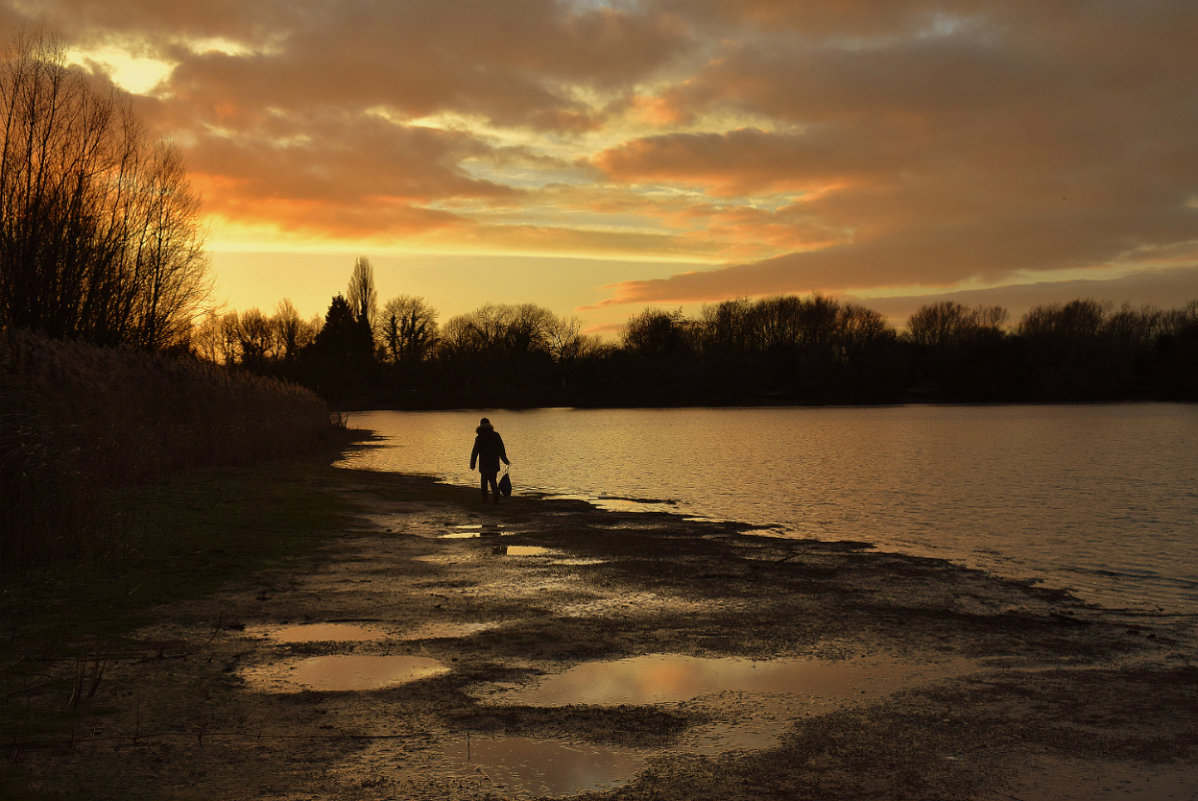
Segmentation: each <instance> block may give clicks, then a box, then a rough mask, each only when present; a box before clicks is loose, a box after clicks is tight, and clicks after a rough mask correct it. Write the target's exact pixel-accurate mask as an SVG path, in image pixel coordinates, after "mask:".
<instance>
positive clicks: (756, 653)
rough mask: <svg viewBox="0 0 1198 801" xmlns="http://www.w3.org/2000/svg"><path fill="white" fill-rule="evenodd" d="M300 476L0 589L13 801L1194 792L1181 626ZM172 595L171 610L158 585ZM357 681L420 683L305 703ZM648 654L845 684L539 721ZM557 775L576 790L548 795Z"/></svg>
mask: <svg viewBox="0 0 1198 801" xmlns="http://www.w3.org/2000/svg"><path fill="white" fill-rule="evenodd" d="M288 464H289V465H290V466H289V467H287V468H280V467H279V466H278V464H276V465H275V466H272V467H270V468H240V469H239V470H238V471H236V472H233V473H229V472H214V473H209V474H207V475H206V476H205V477H204V478H203V479H202V480H192V481H189V482H186V483H183V482H180V483H178V484H176V485H173V486H172V487H165V488H163V489H162V491H161V492H160V493H159V494H157V495H155V496H154V498H153V499H151V500H152V502H150V503H147V504H146V506H145V507H144V511H143V514H144V515H145V516H146V518H147V520H150V521H152V522H153V523H154V524H155V525H160V526H166V527H170V528H171V529H172V530H173V531H174V532H175V533H177V535H178V538H179V539H180V541H181V542H182V543H187V545H186V547H181V548H180V551H179V553H178V554H177V555H176V556H175V558H174V560H173V561H170V562H167V563H164V564H159V565H153V564H146V565H144V566H143V568H142V569H141V570H140V572H138V571H132V570H131V571H130V572H129V573H127V574H124V575H118V576H109V577H104V578H102V579H101V577H97V582H95V584H96V585H97V586H90V585H89V587H88V588H86V589H85V590H84V589H81V585H78V584H64V585H61V586H60V587H57V588H52V587H50V586H49V585H45V584H41V585H38V586H37V587H30V586H26V587H24V588H21V587H8V588H6V595H5V598H4V613H5V614H4V621H5V622H4V631H3V632H2V639H0V642H3V643H4V649H5V661H4V664H5V687H6V690H5V692H6V695H5V705H4V719H3V723H4V731H5V738H4V740H5V742H4V743H3V744H2V745H3V752H2V753H3V768H2V772H0V788H3V793H0V795H2V796H3V797H5V798H74V799H77V798H114V799H115V798H122V799H141V798H146V799H149V798H154V799H159V798H172V799H175V798H178V799H183V798H205V799H213V798H223V799H241V798H267V799H291V798H299V797H305V798H306V797H318V798H322V799H329V798H334V799H335V798H345V799H351V798H352V799H392V798H410V799H424V798H427V799H433V798H436V799H446V798H449V799H482V798H528V797H540V796H544V795H549V794H552V795H555V796H572V795H578V796H581V797H587V798H596V799H597V798H619V799H650V798H653V799H679V800H681V799H697V798H721V799H746V800H748V799H760V798H821V799H842V798H843V799H863V798H864V799H907V798H911V799H915V798H919V799H964V798H977V799H1009V798H1018V799H1024V801H1032V799H1049V798H1052V799H1066V798H1102V797H1113V796H1110V795H1109V794H1108V795H1104V793H1106V792H1108V791H1106V790H1104V789H1103V788H1115V789H1116V790H1117V791H1118V792H1119V795H1118V797H1120V798H1143V799H1148V798H1151V799H1166V798H1188V797H1191V795H1192V790H1193V788H1194V787H1195V786H1196V783H1195V779H1196V777H1198V715H1195V714H1194V713H1195V711H1196V710H1198V667H1196V666H1195V657H1196V651H1195V648H1194V632H1195V628H1194V625H1195V621H1194V620H1192V619H1189V618H1179V617H1159V616H1157V617H1154V616H1140V617H1130V616H1127V615H1125V614H1122V613H1118V612H1114V611H1111V610H1104V609H1099V608H1095V607H1090V606H1086V605H1083V604H1081V603H1080V602H1078V601H1077V600H1075V599H1073V598H1071V597H1069V596H1068V595H1067V594H1064V593H1059V592H1052V591H1049V590H1044V589H1039V588H1036V587H1031V586H1027V585H1025V584H1020V583H1015V582H1009V581H1003V580H999V579H995V578H993V577H990V576H987V575H985V574H981V573H978V572H973V571H968V570H964V569H961V568H959V567H956V566H953V565H951V564H948V563H945V562H941V561H936V560H927V559H917V558H911V557H904V556H895V555H888V554H882V553H876V552H873V551H872V550H870V549H869V548H868V547H865V546H862V545H859V544H852V543H819V542H795V541H790V540H782V539H776V538H768V537H761V536H755V535H754V534H753V532H752V531H746V530H744V529H743V527H740V526H736V525H731V524H723V523H704V522H696V521H688V520H684V519H681V518H678V517H675V516H671V515H668V514H640V513H629V514H624V513H616V512H601V511H597V510H595V509H593V508H591V507H589V506H587V505H586V504H582V503H578V502H570V501H556V500H543V499H535V498H518V499H513V500H512V502H510V503H508V504H504V505H500V506H499V507H498V509H496V508H494V507H490V506H487V507H484V506H480V505H478V504H477V502H476V501H475V494H476V492H475V491H474V490H472V489H468V488H454V487H446V486H443V485H438V484H435V483H433V482H432V481H431V480H428V479H423V478H418V477H405V476H397V475H389V474H379V473H366V472H354V471H345V470H336V469H333V468H331V467H328V466H327V465H324V464H317V463H311V462H307V463H296V462H291V463H288ZM234 488H236V491H234V492H232V494H231V495H229V493H230V491H232V490H233V489H234ZM225 495H228V499H227V500H226V501H225V502H223V503H213V502H212V500H213V499H214V498H217V497H223V496H225ZM963 525H967V521H963ZM280 538H283V539H285V541H286V542H287V547H286V548H282V549H280V548H278V540H279V539H280ZM188 549H190V551H191V553H190V554H188V552H187V551H188ZM163 572H164V573H165V574H167V575H170V576H172V577H173V580H171V581H168V582H165V584H166V585H167V586H168V587H169V588H170V590H169V591H167V590H166V589H163V588H162V587H158V588H154V587H150V588H147V586H146V579H147V578H148V577H149V576H152V575H156V574H159V573H163ZM201 579H202V581H201ZM159 584H163V582H159ZM189 584H193V585H194V586H193V587H191V588H190V589H188V588H186V587H187V585H189ZM100 585H102V586H100ZM181 587H183V589H181ZM147 591H149V592H150V595H149V596H147V595H143V593H146V592H147ZM80 593H82V594H80ZM155 593H157V594H155ZM139 599H140V600H139ZM47 623H49V625H47ZM317 624H331V625H332V624H335V625H337V626H340V627H342V628H333V629H330V628H327V627H325V628H319V629H318V628H313V626H316V625H317ZM344 627H348V628H344ZM304 632H308V634H304ZM346 657H354V658H367V659H392V658H403V659H409V660H428V661H427V662H423V661H422V662H419V663H416V662H413V663H412V664H419V665H421V666H424V667H426V668H427V669H428V672H426V673H424V674H420V675H417V674H412V675H409V676H406V677H400V678H398V679H396V678H394V677H393V680H392V681H390V682H388V681H384V682H382V683H381V684H377V685H374V686H366V687H359V688H358V689H347V688H346V687H345V686H343V685H339V684H337V681H338V680H336V679H329V678H328V677H327V676H324V677H323V678H320V677H317V678H312V677H308V678H303V676H305V675H307V674H306V671H308V670H309V669H311V668H313V666H314V664H315V665H325V664H329V661H328V660H337V659H342V658H346ZM647 658H648V659H659V660H661V659H665V660H670V659H673V660H675V661H674V662H669V664H671V665H695V664H703V665H707V664H721V665H728V664H736V665H741V664H744V663H745V662H747V663H748V664H750V665H755V666H756V668H755V670H756V671H757V672H758V673H759V674H760V672H763V671H770V670H773V669H774V668H775V667H777V666H779V665H794V664H801V665H807V664H810V665H813V666H816V667H818V668H819V669H820V670H824V671H825V674H821V675H829V676H835V677H839V679H840V680H839V681H838V682H835V683H834V684H832V685H829V686H828V687H825V688H823V689H820V690H815V689H812V688H807V689H803V688H793V687H792V688H791V689H790V690H787V691H784V692H783V691H769V692H766V691H762V690H761V689H760V688H754V687H753V686H749V685H746V686H742V687H728V688H722V689H719V690H718V691H710V690H709V691H704V692H698V693H696V694H690V695H688V694H687V693H686V692H680V693H676V694H675V695H672V696H668V697H667V698H666V700H661V699H660V697H658V696H651V695H650V696H645V697H635V696H634V697H631V698H627V699H623V700H611V699H606V700H605V699H602V698H591V697H572V696H570V695H569V693H567V694H566V695H565V696H563V697H562V698H564V700H562V699H559V700H557V701H552V700H550V701H546V700H545V698H544V697H536V694H537V693H538V692H541V691H542V690H544V688H545V687H546V686H547V685H548V684H549V683H550V682H551V681H553V680H555V679H560V678H562V677H567V676H569V675H571V671H574V670H578V669H601V668H603V666H613V665H614V666H619V665H628V664H650V663H640V662H635V660H638V659H647ZM319 660H325V661H319ZM687 660H689V661H687ZM729 660H731V661H729ZM737 660H743V661H737ZM652 664H658V663H656V662H654V663H652ZM640 673H641V676H642V677H643V678H644V679H645V680H646V681H648V680H650V679H651V678H653V676H654V675H656V674H655V673H654V671H652V670H648V669H646V670H641V671H640ZM404 678H406V679H409V680H403V679H404ZM659 678H660V677H659ZM322 681H325V682H328V681H332V682H333V683H332V684H328V683H325V684H321V683H320V682H322ZM846 682H847V684H846ZM521 749H523V750H521ZM516 751H519V755H518V756H517V757H510V755H511V754H513V753H515V752H516ZM505 754H507V755H508V756H505ZM565 754H572V755H573V756H572V757H570V758H569V759H572V760H574V761H575V762H578V763H580V765H581V768H580V769H579V770H576V771H574V772H573V773H571V772H570V771H569V770H566V769H565V768H562V769H561V770H557V769H554V770H551V766H552V765H558V766H561V765H563V764H566V763H567V762H569V760H568V759H567V758H566V757H565V756H564V755H565ZM580 754H581V755H582V756H581V757H580V756H578V755H580ZM509 757H510V758H509ZM520 765H523V766H524V767H523V768H519V767H518V766H520ZM514 766H515V767H514ZM604 766H607V767H604ZM601 769H602V770H601ZM538 771H539V772H538ZM554 771H556V772H554ZM603 771H608V772H607V773H606V774H604V773H603ZM550 774H552V775H550ZM599 774H603V775H604V776H606V779H605V780H604V781H602V782H597V781H596V780H595V779H594V776H595V775H599ZM562 776H566V778H564V779H563V778H562ZM587 777H590V778H587ZM1112 792H1113V791H1112Z"/></svg>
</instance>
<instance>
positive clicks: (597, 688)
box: [487, 654, 972, 706]
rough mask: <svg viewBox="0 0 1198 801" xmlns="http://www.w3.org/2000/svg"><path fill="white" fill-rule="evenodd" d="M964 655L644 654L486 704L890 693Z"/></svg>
mask: <svg viewBox="0 0 1198 801" xmlns="http://www.w3.org/2000/svg"><path fill="white" fill-rule="evenodd" d="M971 665H972V663H969V662H967V661H965V660H960V661H956V662H949V663H944V664H940V665H937V664H928V663H923V664H908V663H899V662H890V661H880V660H867V659H855V660H846V661H840V662H833V661H825V660H820V659H811V658H796V659H774V660H769V661H753V660H750V659H743V658H737V657H723V658H718V659H706V658H702V657H695V656H681V655H677V654H651V655H648V656H637V657H631V658H629V659H620V660H616V661H613V662H591V663H588V664H583V665H579V666H577V667H575V668H571V669H570V670H567V671H566V672H564V673H559V674H557V675H553V676H548V677H547V678H545V679H543V680H542V681H541V682H539V683H538V684H536V685H533V686H529V687H520V688H516V689H510V688H501V689H499V690H497V691H494V692H493V694H492V695H491V696H490V697H489V698H488V699H487V700H488V702H489V703H494V704H505V705H519V706H562V705H566V704H587V705H595V706H614V705H618V704H663V703H676V702H681V701H689V700H691V699H694V698H698V697H700V696H704V695H710V694H712V693H721V692H730V691H731V692H740V693H753V694H777V693H782V694H787V695H792V696H798V697H800V698H802V699H805V700H806V701H807V702H808V703H810V704H820V703H825V702H833V703H834V702H836V701H843V700H847V699H858V698H861V697H863V696H877V695H882V694H886V693H889V692H893V691H894V690H896V689H899V688H901V687H904V686H910V685H912V684H915V683H918V682H920V681H927V680H931V679H934V678H943V677H946V676H951V675H958V674H960V673H963V672H966V671H967V670H968V669H969V667H970V666H971Z"/></svg>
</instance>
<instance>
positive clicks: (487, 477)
mask: <svg viewBox="0 0 1198 801" xmlns="http://www.w3.org/2000/svg"><path fill="white" fill-rule="evenodd" d="M474 434H475V436H474V450H472V451H470V469H471V470H473V469H474V465H475V464H476V463H477V464H478V472H479V475H480V476H481V478H480V480H479V486H480V487H481V488H482V491H483V503H486V502H487V485H488V484H490V485H491V496H492V498H493V499H494V502H495V503H499V484H498V483H497V481H496V476H497V475H498V474H499V461H500V460H501V459H502V460H503V463H504V464H508V465H510V464H511V462H510V461H508V458H507V451H506V450H505V449H504V447H503V437H501V436H499V432H498V431H496V430H495V428H494V427H493V426H492V425H491V421H490V420H488V419H487V418H485V417H484V418H483V419H482V420H480V421H479V424H478V428H476V429H474Z"/></svg>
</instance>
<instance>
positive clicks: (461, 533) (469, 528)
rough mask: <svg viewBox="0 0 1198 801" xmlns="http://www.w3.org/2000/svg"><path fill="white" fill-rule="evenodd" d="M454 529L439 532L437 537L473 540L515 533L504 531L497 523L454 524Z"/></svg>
mask: <svg viewBox="0 0 1198 801" xmlns="http://www.w3.org/2000/svg"><path fill="white" fill-rule="evenodd" d="M453 528H454V530H453V531H450V532H448V533H446V534H441V535H440V536H439V537H438V539H442V540H473V539H478V538H480V537H502V536H504V535H508V534H515V533H516V532H514V531H506V530H504V528H503V526H501V525H499V524H498V523H467V524H465V525H461V526H454V527H453Z"/></svg>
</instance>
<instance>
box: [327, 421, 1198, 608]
mask: <svg viewBox="0 0 1198 801" xmlns="http://www.w3.org/2000/svg"><path fill="white" fill-rule="evenodd" d="M481 416H487V417H489V418H490V419H491V421H492V422H493V423H494V424H495V428H496V429H497V430H498V431H499V432H500V434H502V435H503V438H504V442H505V443H506V445H507V451H508V455H509V457H510V458H511V460H512V462H513V466H512V471H511V475H512V479H513V484H514V486H515V488H516V492H517V493H519V492H521V491H536V492H541V493H547V494H550V495H555V496H566V497H575V498H583V499H586V500H591V501H596V502H598V505H600V506H618V507H620V508H645V509H662V510H667V511H674V512H677V513H680V514H684V515H687V516H695V517H704V518H715V519H723V520H737V521H742V522H747V523H752V524H756V525H759V526H762V527H765V528H767V529H768V531H767V533H769V534H770V535H772V536H788V537H798V538H815V539H820V540H858V541H864V542H868V543H870V544H872V545H874V546H875V547H877V548H879V549H882V550H888V551H897V552H902V553H909V554H915V555H921V556H934V557H941V558H946V559H950V560H952V561H954V562H957V563H959V564H963V565H967V566H970V567H977V568H981V569H985V570H988V571H990V572H994V573H997V574H999V575H1003V576H1007V577H1012V578H1020V579H1033V580H1037V581H1039V582H1041V583H1042V584H1043V585H1045V586H1051V587H1064V588H1069V589H1071V590H1073V591H1075V592H1076V593H1077V594H1078V595H1079V596H1081V597H1082V598H1084V599H1086V600H1090V601H1093V602H1097V603H1101V604H1103V605H1105V606H1110V607H1114V608H1128V609H1135V610H1162V611H1165V612H1185V613H1193V612H1198V406H1194V405H1183V404H1118V405H1093V406H1089V405H1087V406H895V407H865V408H794V407H786V408H748V409H744V408H701V409H614V410H613V409H604V410H594V409H536V410H530V411H501V410H495V411H489V410H481V411H453V412H391V411H378V412H365V413H359V414H355V415H353V416H352V417H351V420H350V424H351V425H353V426H355V427H362V428H368V429H371V430H373V431H375V432H376V433H378V434H379V435H380V436H382V437H385V438H386V439H385V441H384V442H383V443H382V446H381V447H375V448H366V449H362V450H361V451H360V452H357V453H354V454H352V455H351V456H349V457H348V458H346V459H345V460H344V461H343V462H342V463H341V464H343V465H344V466H348V467H358V468H367V469H375V470H390V471H398V472H404V473H423V474H429V475H433V476H436V477H438V478H439V479H441V480H443V481H446V482H448V483H452V484H462V485H471V486H477V479H478V475H477V473H472V472H471V471H470V470H469V457H470V448H471V445H472V443H473V437H474V428H475V426H476V425H477V424H478V420H479V418H480V417H481Z"/></svg>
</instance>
